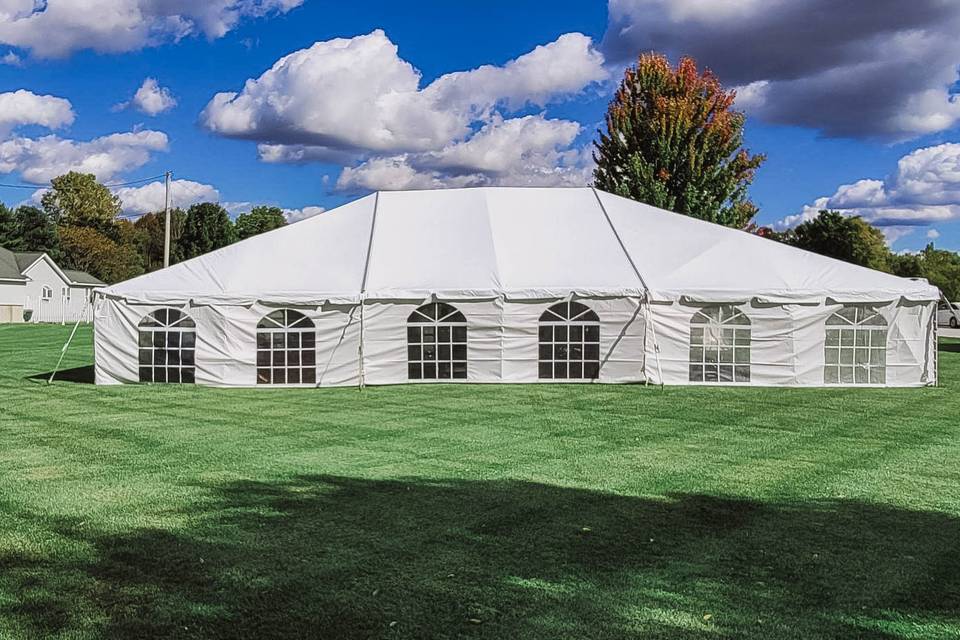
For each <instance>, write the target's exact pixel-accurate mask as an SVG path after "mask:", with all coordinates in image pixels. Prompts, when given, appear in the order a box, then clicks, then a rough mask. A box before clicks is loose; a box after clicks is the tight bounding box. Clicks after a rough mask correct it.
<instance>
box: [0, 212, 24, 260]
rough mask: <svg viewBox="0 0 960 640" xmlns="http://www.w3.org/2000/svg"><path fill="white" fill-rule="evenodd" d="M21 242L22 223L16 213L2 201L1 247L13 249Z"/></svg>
mask: <svg viewBox="0 0 960 640" xmlns="http://www.w3.org/2000/svg"><path fill="white" fill-rule="evenodd" d="M19 244H20V223H19V222H18V221H17V215H16V213H15V212H14V211H13V210H12V209H10V208H9V207H7V205H5V204H3V203H2V202H0V247H3V248H5V249H11V250H13V249H14V248H15V247H18V246H19Z"/></svg>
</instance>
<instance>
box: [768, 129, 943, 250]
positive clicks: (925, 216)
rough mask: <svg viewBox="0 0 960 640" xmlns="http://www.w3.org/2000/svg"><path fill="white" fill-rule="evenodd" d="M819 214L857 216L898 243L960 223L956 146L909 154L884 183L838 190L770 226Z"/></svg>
mask: <svg viewBox="0 0 960 640" xmlns="http://www.w3.org/2000/svg"><path fill="white" fill-rule="evenodd" d="M821 209H835V210H838V211H840V212H842V213H845V214H847V215H857V216H861V217H863V218H864V219H865V220H867V221H869V222H871V223H873V224H875V225H877V226H879V227H881V229H883V230H884V231H885V233H886V235H887V238H888V239H891V238H893V239H896V238H899V237H903V236H904V235H905V234H906V233H907V232H908V231H909V230H911V229H916V228H917V227H923V226H927V225H931V224H936V223H941V222H949V221H952V220H960V144H958V143H947V144H941V145H936V146H932V147H924V148H921V149H917V150H915V151H912V152H911V153H909V154H907V155H905V156H904V157H902V158H901V159H900V160H899V161H898V162H897V169H896V171H894V172H893V173H892V174H891V175H889V176H887V177H886V178H885V179H883V180H875V179H864V180H858V181H857V182H854V183H852V184H845V185H841V186H840V187H839V188H838V189H837V190H836V192H835V193H834V194H833V195H832V196H825V197H822V198H818V199H817V200H815V201H814V202H813V203H812V204H810V205H807V206H806V207H804V208H803V209H802V210H801V211H800V212H798V213H797V214H795V215H791V216H787V217H786V218H784V219H783V220H781V221H780V222H779V223H777V225H775V226H777V227H779V228H789V227H793V226H796V225H797V224H799V223H801V222H803V221H805V220H811V219H813V218H815V217H816V216H817V213H818V212H819V211H820V210H821ZM930 231H931V232H933V233H937V232H936V231H935V230H933V229H931V230H930ZM928 237H936V236H928Z"/></svg>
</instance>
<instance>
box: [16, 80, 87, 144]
mask: <svg viewBox="0 0 960 640" xmlns="http://www.w3.org/2000/svg"><path fill="white" fill-rule="evenodd" d="M74 118H75V115H74V113H73V106H72V105H71V104H70V101H69V100H66V99H64V98H57V97H55V96H39V95H37V94H35V93H32V92H30V91H26V90H24V89H20V90H18V91H11V92H8V93H0V137H2V136H6V135H8V134H9V133H10V132H11V131H12V130H13V129H16V128H17V127H21V126H26V125H31V124H33V125H39V126H41V127H44V128H47V129H59V128H60V127H64V126H67V125H70V124H73V121H74Z"/></svg>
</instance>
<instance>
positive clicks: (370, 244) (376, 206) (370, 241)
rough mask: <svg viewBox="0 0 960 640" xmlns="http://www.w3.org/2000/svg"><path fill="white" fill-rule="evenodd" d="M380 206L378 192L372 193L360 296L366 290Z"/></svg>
mask: <svg viewBox="0 0 960 640" xmlns="http://www.w3.org/2000/svg"><path fill="white" fill-rule="evenodd" d="M379 208H380V192H379V191H377V192H376V193H374V195H373V215H372V216H370V238H369V239H368V240H367V257H366V259H365V260H364V263H363V279H361V281H360V297H361V299H362V298H363V295H364V294H365V293H366V291H367V275H368V273H369V272H370V256H371V255H372V254H373V234H374V233H375V232H376V229H377V211H378V210H379Z"/></svg>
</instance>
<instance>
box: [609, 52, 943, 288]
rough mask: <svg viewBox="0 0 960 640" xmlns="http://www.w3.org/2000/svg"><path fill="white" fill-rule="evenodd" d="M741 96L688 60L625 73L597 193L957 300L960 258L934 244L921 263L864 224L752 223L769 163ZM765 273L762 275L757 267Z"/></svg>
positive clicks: (647, 59)
mask: <svg viewBox="0 0 960 640" xmlns="http://www.w3.org/2000/svg"><path fill="white" fill-rule="evenodd" d="M735 98H736V93H735V92H734V91H730V90H726V89H724V88H723V86H722V85H721V83H720V81H719V79H718V78H717V77H716V76H715V75H714V74H713V73H711V72H710V71H704V72H701V71H700V70H699V69H698V68H697V63H696V62H695V61H694V60H693V59H692V58H689V57H685V58H682V59H681V60H680V61H679V63H678V64H677V65H676V66H672V65H671V64H670V62H669V60H667V58H666V57H665V56H663V55H661V54H658V53H648V54H644V55H642V56H640V58H639V59H638V61H637V64H636V65H634V66H632V67H630V68H628V69H627V70H626V71H625V73H624V78H623V80H622V82H621V83H620V86H619V88H618V90H617V92H616V94H615V95H614V98H613V100H612V101H611V102H610V105H609V107H608V108H607V114H606V118H605V123H606V130H605V131H599V132H598V134H599V136H598V139H597V141H596V142H595V143H594V160H595V161H596V169H595V171H594V184H595V185H596V186H597V187H598V188H600V189H603V190H605V191H609V192H611V193H615V194H617V195H620V196H623V197H626V198H632V199H634V200H637V201H640V202H644V203H647V204H650V205H653V206H655V207H660V208H663V209H669V210H671V211H675V212H677V213H681V214H684V215H688V216H692V217H695V218H700V219H703V220H708V221H710V222H714V223H716V224H722V225H726V226H729V227H734V228H737V229H743V230H744V231H747V232H750V233H755V234H757V235H760V236H763V237H766V238H769V239H771V240H775V241H778V242H783V243H785V244H789V245H791V246H794V247H798V248H800V249H805V250H807V251H812V252H814V253H819V254H821V255H825V256H829V257H831V258H837V259H839V260H845V261H847V262H851V263H854V264H858V265H861V266H864V267H869V268H871V269H877V270H880V271H885V272H887V273H892V274H895V275H898V276H903V277H921V278H926V279H927V280H928V281H929V282H930V283H931V284H933V285H934V286H936V287H939V288H940V290H941V291H942V292H943V293H944V295H945V296H947V298H948V299H949V300H953V301H957V300H960V255H958V254H957V253H955V252H952V251H944V250H942V249H936V248H934V246H933V245H932V244H930V245H928V246H927V247H926V248H925V249H924V250H923V251H920V252H918V253H906V254H897V253H894V252H892V251H891V250H890V248H889V247H888V246H887V243H886V241H885V239H884V236H883V233H881V232H880V230H879V229H877V228H876V227H874V226H872V225H871V224H870V223H868V222H867V221H866V220H863V219H862V218H860V217H857V216H846V215H843V214H841V213H840V212H837V211H830V210H823V211H820V212H819V214H818V216H817V217H816V218H814V219H813V220H808V221H805V222H803V223H802V224H799V225H797V226H796V227H795V228H793V229H790V230H788V231H784V232H777V231H775V230H773V229H770V228H769V227H763V226H759V225H756V224H754V223H753V220H754V218H755V217H756V215H757V212H758V209H757V206H756V205H755V204H754V203H753V202H751V201H750V199H749V198H748V196H747V189H748V187H749V186H750V184H751V183H752V182H753V178H754V175H755V173H756V171H757V169H759V168H760V166H761V165H762V164H763V162H764V160H765V157H764V156H762V155H751V154H750V152H749V151H748V150H746V149H744V148H743V127H744V123H745V116H744V114H743V113H742V112H739V111H736V110H735V109H734V108H733V106H734V99H735ZM758 266H759V265H758Z"/></svg>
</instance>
